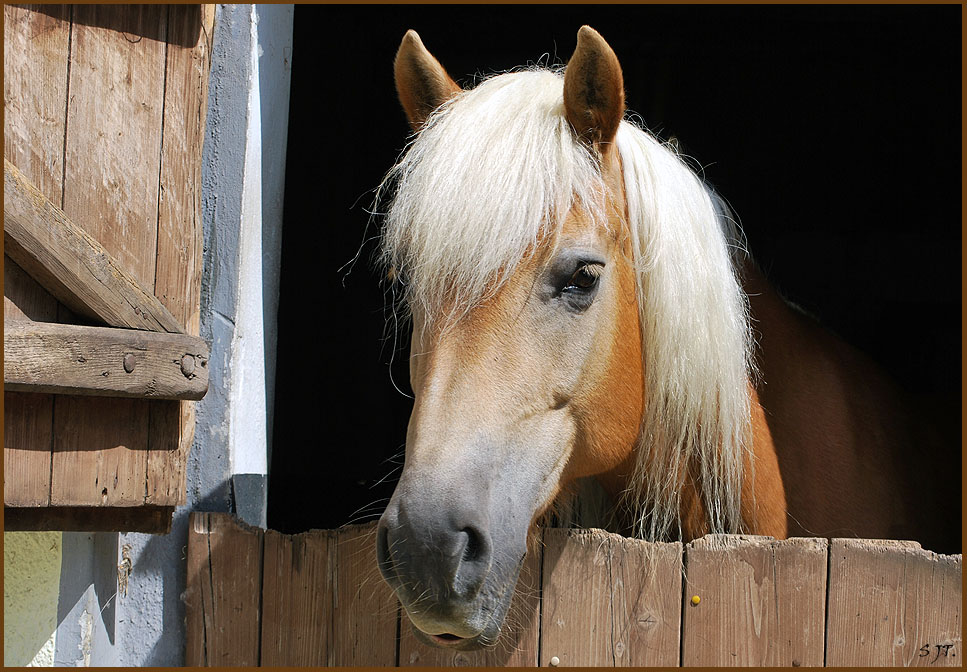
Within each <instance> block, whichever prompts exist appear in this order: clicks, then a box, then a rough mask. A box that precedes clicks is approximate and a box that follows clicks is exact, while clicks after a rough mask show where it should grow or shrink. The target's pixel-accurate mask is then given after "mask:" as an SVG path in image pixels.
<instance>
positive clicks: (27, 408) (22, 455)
mask: <svg viewBox="0 0 967 672" xmlns="http://www.w3.org/2000/svg"><path fill="white" fill-rule="evenodd" d="M4 361H6V360H4ZM52 406H53V398H52V397H51V396H50V395H49V394H17V393H14V392H5V393H4V395H3V503H4V505H5V506H47V505H48V504H49V503H50V459H51V452H50V451H51V447H52V436H53V434H52V429H53V428H52V426H51V410H52Z"/></svg>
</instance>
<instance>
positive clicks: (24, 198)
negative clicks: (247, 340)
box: [3, 159, 185, 334]
mask: <svg viewBox="0 0 967 672" xmlns="http://www.w3.org/2000/svg"><path fill="white" fill-rule="evenodd" d="M3 242H4V253H5V254H6V255H7V256H9V257H10V258H11V259H13V260H14V261H15V262H17V264H19V265H20V267H21V268H23V269H24V270H25V271H26V272H27V273H28V274H29V275H30V276H31V277H33V278H34V279H35V280H36V281H37V282H38V283H40V284H41V285H42V286H43V287H44V288H45V289H47V290H48V291H49V292H50V293H51V294H53V295H54V296H55V297H57V299H59V300H60V301H61V302H62V303H63V304H64V305H66V306H67V307H68V308H70V309H71V310H73V311H74V312H75V313H79V314H81V315H85V316H87V317H90V318H93V319H96V320H98V321H101V322H104V323H106V324H107V325H108V326H112V327H127V328H129V329H143V330H146V331H161V332H168V333H172V334H183V333H185V329H184V327H182V325H181V324H180V323H179V322H178V320H176V319H175V318H174V317H173V316H172V315H171V313H170V312H168V309H167V308H165V307H164V305H163V304H162V303H161V301H159V300H158V298H157V297H156V296H155V295H154V294H153V293H152V292H151V291H149V290H147V289H145V288H144V287H143V286H142V285H141V284H140V283H139V282H138V281H137V280H136V279H135V278H134V277H133V276H132V275H130V274H129V273H127V272H126V271H125V270H124V269H123V268H121V265H120V263H119V262H118V261H117V259H115V258H114V257H113V256H112V255H110V254H109V253H108V252H107V250H105V249H104V247H103V246H102V245H101V244H100V243H99V242H97V240H95V239H94V238H93V237H92V236H90V235H89V234H88V233H87V232H86V231H84V230H83V229H82V228H80V227H79V226H77V225H76V224H74V223H73V222H72V221H71V220H70V218H68V217H67V215H66V214H64V211H63V210H61V209H60V208H58V207H57V206H56V205H54V204H53V203H51V202H50V201H49V200H47V198H45V197H44V195H43V194H42V193H41V192H40V191H39V190H38V189H37V188H36V187H35V186H34V185H33V184H31V183H30V181H28V180H27V178H26V177H24V175H23V173H21V172H20V171H19V170H18V169H17V167H16V166H14V165H13V164H12V163H10V162H9V161H7V160H6V159H4V161H3Z"/></svg>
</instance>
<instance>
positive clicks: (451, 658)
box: [400, 540, 543, 667]
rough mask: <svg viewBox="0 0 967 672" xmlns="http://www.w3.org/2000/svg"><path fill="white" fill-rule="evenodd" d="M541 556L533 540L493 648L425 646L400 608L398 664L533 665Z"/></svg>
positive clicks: (536, 635) (538, 625)
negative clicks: (468, 648) (469, 648)
mask: <svg viewBox="0 0 967 672" xmlns="http://www.w3.org/2000/svg"><path fill="white" fill-rule="evenodd" d="M542 555H543V553H542V549H541V547H540V544H539V543H538V542H537V540H534V541H533V546H532V547H531V548H529V550H528V553H527V556H526V557H525V558H524V565H523V566H522V567H521V572H520V578H519V579H518V580H517V586H516V589H515V593H514V597H513V601H512V602H511V604H510V608H509V609H508V615H507V621H506V622H505V624H504V630H503V632H502V634H501V635H500V640H499V641H498V642H497V644H496V646H495V647H493V648H492V649H486V650H478V651H453V650H450V649H441V648H436V647H431V646H427V645H426V644H423V643H421V642H420V641H419V640H418V639H417V638H416V635H414V634H413V624H412V623H410V619H409V618H408V617H407V616H406V612H405V611H404V610H403V609H400V666H401V667H406V666H419V667H427V666H429V667H467V666H472V667H535V666H536V665H537V654H538V647H539V643H538V637H539V636H540V577H541V558H542Z"/></svg>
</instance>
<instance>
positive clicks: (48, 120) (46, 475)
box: [3, 5, 70, 506]
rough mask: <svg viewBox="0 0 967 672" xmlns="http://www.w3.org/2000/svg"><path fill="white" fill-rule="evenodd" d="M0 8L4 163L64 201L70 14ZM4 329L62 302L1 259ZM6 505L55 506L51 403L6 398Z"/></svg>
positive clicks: (51, 314)
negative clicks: (0, 23)
mask: <svg viewBox="0 0 967 672" xmlns="http://www.w3.org/2000/svg"><path fill="white" fill-rule="evenodd" d="M43 9H44V11H37V10H38V7H37V6H34V5H20V6H15V5H4V6H3V14H4V17H3V18H4V21H3V37H4V49H3V101H4V103H3V112H4V115H3V116H4V119H3V139H4V143H3V156H4V158H5V159H9V160H11V161H13V162H14V163H15V164H17V165H19V166H20V167H21V170H23V171H24V173H25V175H26V176H27V178H28V179H29V180H30V181H31V182H33V183H34V184H36V185H37V186H38V187H39V188H40V190H41V191H42V193H43V194H44V195H45V196H46V197H47V198H49V199H50V200H52V201H53V202H55V203H61V202H62V199H63V175H64V128H65V124H66V120H67V68H68V55H69V50H70V43H69V38H70V22H69V17H70V7H69V6H67V5H60V6H47V7H44V8H43ZM4 262H5V263H4V270H3V280H4V298H3V304H4V310H3V313H4V323H7V322H9V321H10V320H11V319H24V318H27V319H35V320H53V319H54V318H55V317H56V314H57V302H56V301H55V299H54V298H53V297H52V296H51V295H50V294H49V293H48V292H46V291H45V290H44V289H43V288H41V287H40V286H39V285H37V283H36V282H34V280H33V279H32V278H30V276H29V275H27V274H26V273H24V272H23V271H22V270H20V268H19V266H17V265H16V264H14V263H13V262H11V261H9V258H5V259H4ZM3 417H4V442H3V463H4V502H5V503H6V504H12V505H16V506H43V505H44V504H46V503H47V502H48V501H49V498H50V460H51V424H52V422H53V397H51V396H50V395H28V396H24V395H21V394H19V393H15V392H5V393H4V411H3Z"/></svg>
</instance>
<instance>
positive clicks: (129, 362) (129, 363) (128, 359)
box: [122, 352, 137, 373]
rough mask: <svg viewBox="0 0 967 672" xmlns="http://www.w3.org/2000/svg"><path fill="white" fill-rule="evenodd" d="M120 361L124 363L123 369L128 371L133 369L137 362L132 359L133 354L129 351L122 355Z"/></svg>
mask: <svg viewBox="0 0 967 672" xmlns="http://www.w3.org/2000/svg"><path fill="white" fill-rule="evenodd" d="M122 363H123V364H124V370H125V371H126V372H128V373H131V372H132V371H134V366H135V364H137V362H136V361H135V360H134V355H132V354H131V353H130V352H129V353H128V354H126V355H125V356H124V360H123V361H122Z"/></svg>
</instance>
